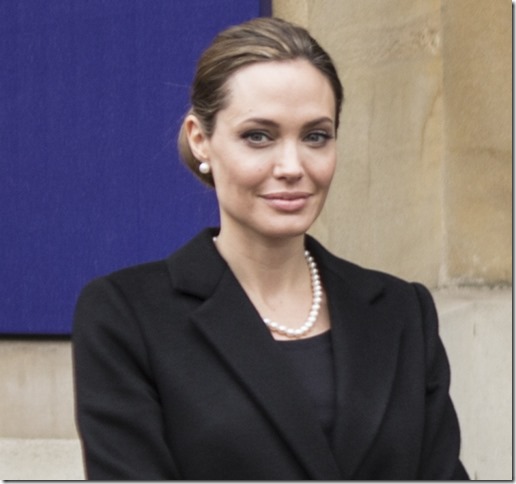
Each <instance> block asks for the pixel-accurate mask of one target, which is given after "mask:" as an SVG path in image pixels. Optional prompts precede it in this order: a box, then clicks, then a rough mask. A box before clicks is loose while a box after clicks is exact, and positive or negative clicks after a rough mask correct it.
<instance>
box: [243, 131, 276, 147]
mask: <svg viewBox="0 0 516 484" xmlns="http://www.w3.org/2000/svg"><path fill="white" fill-rule="evenodd" d="M243 138H244V139H245V140H247V141H248V142H249V143H252V144H264V143H267V142H268V141H270V140H271V138H270V136H268V135H267V134H266V133H264V132H262V131H251V132H249V133H245V134H244V135H243Z"/></svg>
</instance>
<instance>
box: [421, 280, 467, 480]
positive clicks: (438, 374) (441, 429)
mask: <svg viewBox="0 0 516 484" xmlns="http://www.w3.org/2000/svg"><path fill="white" fill-rule="evenodd" d="M414 286H415V288H416V293H417V295H418V298H419V302H420V306H421V311H422V316H423V331H424V333H425V342H426V345H425V348H426V352H425V367H426V396H425V406H426V407H425V429H424V438H423V447H422V455H421V461H420V469H419V479H422V480H436V479H439V480H452V479H453V480H467V479H469V477H468V474H467V472H466V470H465V469H464V466H463V465H462V463H461V461H460V460H459V451H460V429H459V422H458V418H457V414H456V412H455V409H454V407H453V403H452V401H451V398H450V395H449V387H450V367H449V363H448V358H447V356H446V352H445V349H444V346H443V344H442V341H441V339H440V337H439V334H438V317H437V311H436V309H435V305H434V302H433V299H432V296H431V295H430V292H429V291H428V290H427V289H426V288H425V287H424V286H422V285H420V284H414Z"/></svg>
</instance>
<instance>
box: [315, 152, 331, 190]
mask: <svg viewBox="0 0 516 484" xmlns="http://www.w3.org/2000/svg"><path fill="white" fill-rule="evenodd" d="M335 167H336V160H335V159H333V160H329V161H328V163H325V164H324V165H323V167H319V169H318V170H316V171H315V172H314V180H315V181H316V183H317V184H318V185H319V186H320V187H321V188H323V187H324V188H328V187H329V186H330V184H331V181H332V179H333V175H334V174H335Z"/></svg>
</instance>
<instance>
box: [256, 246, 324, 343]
mask: <svg viewBox="0 0 516 484" xmlns="http://www.w3.org/2000/svg"><path fill="white" fill-rule="evenodd" d="M305 259H306V262H307V264H308V268H309V269H310V280H311V285H312V307H311V308H310V312H309V313H308V318H307V319H306V321H305V322H304V323H303V324H302V325H301V326H300V327H299V328H297V329H292V328H287V327H286V326H285V325H283V324H279V323H276V322H275V321H271V320H270V319H269V318H263V322H264V323H265V324H266V325H267V327H268V328H269V329H270V330H271V331H274V332H276V333H280V334H282V335H284V336H287V337H288V338H299V337H300V336H304V335H305V334H306V333H308V331H310V330H311V329H312V328H313V326H314V324H315V322H316V321H317V317H318V316H319V309H320V308H321V301H322V286H321V279H320V277H319V271H318V269H317V264H316V263H315V261H314V258H313V257H312V256H311V255H310V252H308V251H307V250H305Z"/></svg>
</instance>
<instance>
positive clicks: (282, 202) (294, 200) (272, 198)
mask: <svg viewBox="0 0 516 484" xmlns="http://www.w3.org/2000/svg"><path fill="white" fill-rule="evenodd" d="M310 197H311V194H310V193H307V192H275V193H267V194H265V195H262V198H263V199H264V200H265V201H266V202H267V203H268V205H269V206H271V207H272V208H274V209H276V210H278V211H280V212H289V213H292V212H298V211H299V210H301V209H303V208H304V207H305V206H306V205H307V203H308V199H309V198H310Z"/></svg>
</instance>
